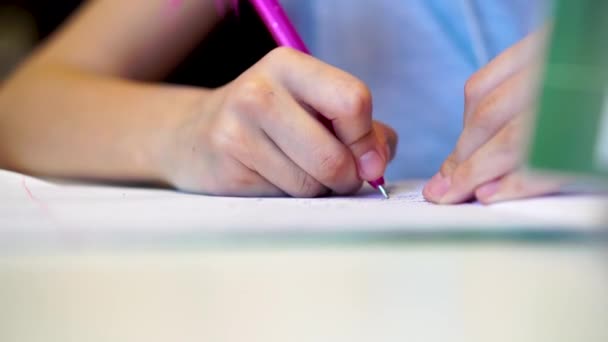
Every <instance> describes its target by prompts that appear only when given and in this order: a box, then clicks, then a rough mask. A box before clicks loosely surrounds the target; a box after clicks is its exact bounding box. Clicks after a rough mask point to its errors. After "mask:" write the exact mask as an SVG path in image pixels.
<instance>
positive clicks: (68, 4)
mask: <svg viewBox="0 0 608 342" xmlns="http://www.w3.org/2000/svg"><path fill="white" fill-rule="evenodd" d="M85 2H86V1H81V0H80V1H79V0H59V1H42V0H2V1H1V2H0V23H1V24H0V79H3V78H5V77H6V76H7V75H8V74H9V73H10V71H11V70H12V69H13V68H14V67H15V66H16V65H18V63H19V61H20V60H22V59H23V58H24V57H25V56H26V55H27V54H28V53H29V52H30V51H31V50H32V49H33V48H34V47H35V46H36V44H38V43H40V42H42V41H43V40H44V39H45V38H47V37H48V36H49V35H50V34H51V33H52V32H53V31H54V30H55V29H57V28H58V27H59V26H60V25H61V23H62V22H63V21H64V20H65V19H66V18H68V17H69V15H70V14H72V13H73V12H74V11H75V10H76V9H78V7H79V6H80V5H81V4H83V3H85ZM245 4H246V2H242V4H241V5H240V8H239V11H238V13H239V15H238V17H237V16H235V15H233V14H232V13H229V14H228V15H227V16H226V17H225V18H224V20H223V21H222V23H221V24H220V25H218V27H217V28H216V29H215V30H214V31H213V32H212V33H211V34H210V35H209V37H207V38H206V40H205V41H204V42H201V44H199V46H197V48H196V49H195V50H194V51H193V52H192V53H191V54H190V55H189V56H188V57H187V58H186V60H184V61H183V62H182V63H181V64H180V65H178V66H177V67H176V68H175V69H174V70H173V71H172V72H171V73H170V74H169V75H167V77H166V78H165V79H164V80H163V81H165V82H170V83H178V84H189V85H197V86H204V87H217V86H220V85H223V84H225V83H227V82H229V81H231V80H233V79H234V78H235V77H236V76H238V75H239V74H241V73H242V72H243V71H244V70H246V69H247V68H248V67H249V66H251V65H253V64H254V63H255V62H256V61H258V60H259V59H260V58H261V57H262V56H264V55H265V54H266V53H267V52H268V51H270V50H271V49H272V48H274V47H275V43H274V41H273V40H272V37H271V36H270V35H269V34H268V32H267V31H266V29H265V27H264V25H263V24H262V23H261V22H260V21H259V20H258V18H257V16H256V15H254V12H253V11H252V8H251V7H249V6H247V5H245ZM203 76H204V77H203Z"/></svg>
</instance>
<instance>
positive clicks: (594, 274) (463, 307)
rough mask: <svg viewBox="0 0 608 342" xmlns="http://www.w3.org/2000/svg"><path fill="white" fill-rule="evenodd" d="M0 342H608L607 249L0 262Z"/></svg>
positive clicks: (435, 247) (286, 249)
mask: <svg viewBox="0 0 608 342" xmlns="http://www.w3.org/2000/svg"><path fill="white" fill-rule="evenodd" d="M0 305H1V309H0V341H3V342H11V341H19V342H29V341H44V342H52V341H62V342H65V341H90V342H96V341H266V342H270V341H349V342H352V341H442V342H443V341H510V342H511V341H535V342H538V341H551V342H559V341H564V342H565V341H568V342H572V341H577V342H578V341H584V342H606V341H608V254H607V253H605V249H604V248H603V246H601V245H600V244H593V245H587V244H583V243H529V242H527V243H526V242H524V243H522V242H519V243H517V242H496V241H495V242H437V241H436V242H432V241H431V242H424V241H423V242H417V243H410V242H403V243H395V244H359V243H355V244H348V243H345V244H327V245H319V244H303V245H297V244H295V245H291V246H284V245H283V246H281V245H278V246H277V245H272V244H270V245H257V246H255V245H254V246H241V247H239V246H232V247H225V248H219V247H213V248H211V247H196V245H191V246H189V247H187V248H180V246H170V247H164V248H162V247H161V248H147V249H146V248H144V249H129V248H124V249H123V248H118V249H111V248H106V249H103V248H101V249H96V250H86V251H80V252H77V251H63V252H61V251H55V252H49V253H38V254H20V253H12V254H5V255H3V256H0Z"/></svg>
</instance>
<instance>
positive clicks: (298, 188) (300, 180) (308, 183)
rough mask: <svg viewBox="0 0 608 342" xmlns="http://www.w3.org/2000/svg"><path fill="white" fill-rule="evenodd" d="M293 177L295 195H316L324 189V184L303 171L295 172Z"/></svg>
mask: <svg viewBox="0 0 608 342" xmlns="http://www.w3.org/2000/svg"><path fill="white" fill-rule="evenodd" d="M294 179H295V191H294V195H295V196H296V197H317V196H319V195H320V194H322V193H323V191H324V186H323V185H322V184H321V183H319V182H318V181H317V180H315V179H314V178H313V177H311V176H310V175H309V174H307V173H305V172H301V171H299V172H297V173H296V175H295V177H294Z"/></svg>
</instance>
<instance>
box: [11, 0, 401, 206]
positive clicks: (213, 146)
mask: <svg viewBox="0 0 608 342" xmlns="http://www.w3.org/2000/svg"><path fill="white" fill-rule="evenodd" d="M168 4H169V2H168V1H165V0H156V1H150V0H131V1H122V0H98V1H93V2H92V3H91V4H90V5H89V6H88V7H86V8H85V9H84V10H83V11H82V12H81V13H80V14H79V15H78V16H77V17H76V18H75V19H74V20H72V21H71V23H69V24H68V25H67V26H66V27H65V28H64V29H63V30H62V31H61V32H60V33H59V34H58V35H56V36H55V37H54V38H53V39H52V40H51V41H50V42H48V44H47V45H46V46H45V47H43V48H42V49H41V50H40V51H38V53H37V54H35V55H34V56H33V57H32V58H31V59H30V60H29V61H27V62H26V63H25V64H24V65H23V66H22V67H21V68H20V69H19V70H18V71H17V72H16V73H15V75H14V76H13V77H12V78H11V79H9V80H8V81H7V82H6V83H5V84H4V86H3V88H2V90H1V91H0V137H2V139H1V140H0V166H3V167H8V168H12V169H16V170H21V171H25V172H29V173H34V174H39V175H50V176H69V177H83V178H98V179H108V180H137V181H151V182H159V183H167V184H169V185H172V186H176V187H179V188H182V189H186V190H192V191H201V192H206V193H214V194H233V195H275V194H282V193H288V194H291V195H297V196H314V195H318V194H320V193H322V192H324V191H326V190H327V189H332V190H334V191H337V192H341V193H345V192H350V191H353V190H354V189H356V188H357V187H358V186H359V185H360V183H361V180H362V179H363V180H373V179H375V178H377V177H379V176H380V175H381V174H382V173H383V172H384V168H385V166H386V162H387V160H388V159H389V156H388V154H389V153H388V151H389V150H391V149H394V148H391V149H389V148H387V145H388V144H387V143H389V144H392V145H393V147H394V142H395V140H396V137H395V135H394V133H393V132H392V130H390V129H389V128H387V127H386V126H383V125H380V124H375V125H372V120H371V100H370V96H369V92H368V90H367V88H366V87H365V86H364V85H363V84H362V83H361V82H360V81H358V80H356V79H355V78H354V77H352V76H350V75H348V74H346V73H344V72H342V71H340V70H337V69H335V68H332V67H330V66H328V65H326V64H324V63H321V62H320V61H318V60H316V59H313V58H311V57H309V56H305V55H302V54H299V53H297V52H294V51H290V50H286V49H278V50H276V51H275V52H274V53H272V54H269V56H267V57H266V58H265V59H264V60H262V61H261V62H260V63H258V64H257V65H256V66H254V67H253V68H251V69H250V70H249V71H247V72H246V73H245V74H243V75H242V76H241V77H240V78H239V79H237V80H235V81H233V82H231V83H230V84H229V85H227V86H225V87H222V88H219V89H216V90H207V89H200V88H190V87H178V86H169V85H159V84H147V83H141V82H140V81H145V80H153V79H156V78H158V77H160V76H162V75H163V74H164V73H166V72H167V71H168V70H169V69H171V68H172V67H173V66H174V64H175V63H176V62H177V61H179V59H180V58H181V57H182V56H184V54H185V53H187V51H188V50H189V49H190V47H192V46H193V44H195V43H196V42H197V41H198V40H200V39H201V37H202V36H203V35H204V34H205V33H206V32H207V31H209V29H210V28H211V27H212V25H213V24H214V23H215V22H216V21H217V19H218V18H217V14H216V9H215V6H214V0H207V1H204V0H190V1H183V4H182V5H181V6H182V7H180V8H178V9H176V8H172V7H170V6H168ZM313 108H314V109H317V110H319V111H320V112H322V113H323V115H326V116H328V117H329V118H330V119H332V121H333V126H334V129H335V131H336V134H337V137H338V139H336V138H335V137H334V136H333V135H332V134H330V132H329V131H328V130H327V129H325V128H324V127H322V125H320V124H319V123H318V121H317V120H315V119H314V117H313V116H314V115H316V111H315V110H314V109H313ZM368 152H372V153H368Z"/></svg>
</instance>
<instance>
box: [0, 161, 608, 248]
mask: <svg viewBox="0 0 608 342" xmlns="http://www.w3.org/2000/svg"><path fill="white" fill-rule="evenodd" d="M423 184H424V182H422V181H402V182H397V183H392V185H389V191H390V193H391V199H389V200H385V199H383V198H382V196H381V195H380V194H379V193H378V192H376V191H374V190H373V189H371V188H363V189H362V190H361V192H360V193H359V194H358V195H357V196H352V197H328V198H316V199H296V198H227V197H212V196H203V195H197V194H188V193H181V192H177V191H172V190H165V189H144V188H129V187H118V186H107V185H96V184H63V183H57V182H50V181H44V180H40V179H36V178H32V177H28V176H25V175H21V174H18V173H13V172H8V171H3V170H0V242H2V241H4V242H5V243H6V242H7V241H12V240H15V239H18V240H22V239H24V238H35V237H40V236H45V237H49V236H51V237H60V238H66V239H71V238H74V237H75V236H76V237H77V238H83V239H89V238H120V237H124V236H129V237H134V236H135V237H138V236H139V237H151V236H157V237H159V236H160V237H163V236H175V235H179V234H193V233H194V234H196V233H201V234H204V233H242V232H246V233H268V232H275V233H285V232H293V231H296V232H362V231H363V232H372V233H373V232H386V231H397V232H408V231H415V232H421V231H422V232H432V231H443V232H445V231H450V230H453V231H458V230H466V231H471V230H478V231H482V232H484V231H493V230H509V229H514V230H517V229H519V230H521V229H524V230H526V229H534V230H539V229H540V230H556V229H557V230H563V229H565V230H572V231H583V232H584V231H595V230H598V229H600V227H601V226H602V217H601V216H602V214H603V213H604V212H605V208H607V207H608V199H607V197H604V196H599V195H576V196H575V195H569V196H552V197H546V198H537V199H529V200H524V201H515V202H507V203H503V204H497V205H491V206H484V205H481V204H478V203H470V204H462V205H454V206H439V205H434V204H431V203H428V202H426V201H425V200H424V198H423V197H422V195H421V190H422V186H423Z"/></svg>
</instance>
